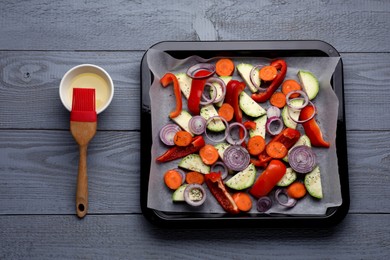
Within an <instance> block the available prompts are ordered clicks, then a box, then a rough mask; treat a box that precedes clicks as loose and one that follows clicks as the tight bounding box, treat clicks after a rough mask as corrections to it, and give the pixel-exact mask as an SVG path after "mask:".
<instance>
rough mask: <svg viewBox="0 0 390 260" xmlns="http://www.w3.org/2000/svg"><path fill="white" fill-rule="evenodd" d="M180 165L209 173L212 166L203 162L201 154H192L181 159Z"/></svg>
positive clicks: (191, 169) (190, 169)
mask: <svg viewBox="0 0 390 260" xmlns="http://www.w3.org/2000/svg"><path fill="white" fill-rule="evenodd" d="M179 167H181V168H183V169H187V170H189V171H195V172H200V173H203V174H207V173H209V172H210V166H208V165H206V164H204V163H203V161H202V159H201V158H200V156H199V154H190V155H187V156H186V157H184V158H183V159H181V161H180V162H179Z"/></svg>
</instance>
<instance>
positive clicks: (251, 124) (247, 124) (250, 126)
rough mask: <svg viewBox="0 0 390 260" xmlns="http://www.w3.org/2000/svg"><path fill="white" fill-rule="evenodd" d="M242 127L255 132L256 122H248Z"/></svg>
mask: <svg viewBox="0 0 390 260" xmlns="http://www.w3.org/2000/svg"><path fill="white" fill-rule="evenodd" d="M244 126H245V128H246V129H248V130H249V129H252V130H255V129H256V122H254V121H250V120H248V121H245V122H244Z"/></svg>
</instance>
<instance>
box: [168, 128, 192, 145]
mask: <svg viewBox="0 0 390 260" xmlns="http://www.w3.org/2000/svg"><path fill="white" fill-rule="evenodd" d="M173 142H174V143H175V145H177V146H187V145H190V144H191V142H192V135H191V134H190V133H189V132H187V131H178V132H176V134H175V136H174V137H173Z"/></svg>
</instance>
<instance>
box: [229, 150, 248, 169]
mask: <svg viewBox="0 0 390 260" xmlns="http://www.w3.org/2000/svg"><path fill="white" fill-rule="evenodd" d="M223 162H224V163H225V165H226V166H227V167H228V168H229V169H231V170H233V171H242V170H244V169H245V168H246V167H248V165H249V162H250V155H249V153H248V150H247V149H245V148H244V147H242V146H240V145H231V146H229V147H228V148H227V149H226V150H225V152H224V153H223Z"/></svg>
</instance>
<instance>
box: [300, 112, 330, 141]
mask: <svg viewBox="0 0 390 260" xmlns="http://www.w3.org/2000/svg"><path fill="white" fill-rule="evenodd" d="M313 113H315V109H314V107H313V106H311V105H310V106H306V107H304V108H303V109H302V110H301V114H300V116H299V120H306V119H308V118H310V117H311V116H312V115H313ZM302 126H303V128H304V129H305V133H306V135H307V136H308V137H309V139H310V142H311V144H312V145H313V146H319V147H326V148H329V147H330V144H329V142H326V141H325V140H324V138H323V136H322V132H321V129H320V126H319V125H318V124H317V122H316V120H315V119H314V117H313V118H312V119H310V120H309V121H307V122H305V123H303V124H302Z"/></svg>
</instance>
